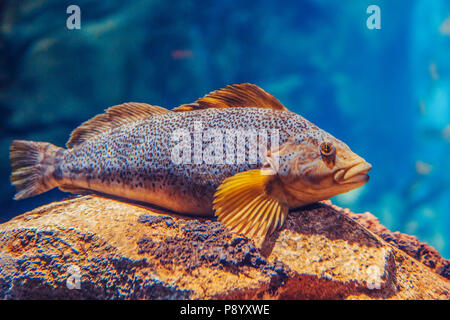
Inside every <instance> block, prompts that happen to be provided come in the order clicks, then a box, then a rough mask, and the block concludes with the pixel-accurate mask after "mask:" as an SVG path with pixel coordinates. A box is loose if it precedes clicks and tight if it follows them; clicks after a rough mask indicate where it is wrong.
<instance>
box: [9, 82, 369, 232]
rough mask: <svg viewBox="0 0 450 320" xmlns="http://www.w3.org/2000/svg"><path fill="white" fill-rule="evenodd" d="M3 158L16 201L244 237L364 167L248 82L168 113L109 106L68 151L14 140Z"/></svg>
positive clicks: (344, 185) (78, 132)
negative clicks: (104, 209) (179, 219)
mask: <svg viewBox="0 0 450 320" xmlns="http://www.w3.org/2000/svg"><path fill="white" fill-rule="evenodd" d="M255 136H257V138H256V139H255V138H254V137H255ZM238 140H239V141H238ZM255 150H256V151H255ZM255 154H256V156H255ZM10 162H11V168H12V174H11V183H12V185H13V186H14V187H15V189H16V194H15V196H14V199H16V200H18V199H25V198H28V197H31V196H35V195H38V194H41V193H43V192H46V191H48V190H50V189H53V188H59V189H61V190H62V191H65V192H71V193H74V194H94V195H95V194H102V195H106V196H113V197H119V198H123V199H128V200H131V201H137V202H143V203H148V204H151V205H154V206H157V207H162V208H164V209H167V210H170V211H172V212H175V213H178V214H181V215H190V216H197V217H217V220H218V221H219V222H220V223H222V224H223V225H224V226H225V227H227V228H229V229H230V230H231V231H232V232H236V233H240V234H243V235H245V236H248V237H265V236H267V235H270V234H272V233H273V232H274V231H275V230H279V229H280V228H281V227H282V226H283V224H284V221H285V219H286V217H287V215H288V213H289V210H292V209H294V208H298V207H301V206H304V205H307V204H310V203H314V202H317V201H320V200H325V199H329V198H330V197H333V196H335V195H337V194H340V193H344V192H347V191H350V190H352V189H355V188H358V187H361V186H362V185H364V184H365V183H366V182H367V181H368V180H369V175H368V172H369V170H370V169H371V167H372V166H371V165H370V164H369V163H368V162H367V161H366V160H364V159H363V158H362V157H360V156H359V155H357V154H356V153H354V152H353V151H351V149H350V148H349V147H348V146H347V145H346V144H345V143H344V142H342V141H341V140H338V139H337V138H335V137H334V136H332V135H331V134H329V133H328V132H326V131H324V130H322V129H320V128H319V127H317V126H316V125H314V124H313V123H311V122H309V121H308V120H306V119H305V118H303V117H302V116H301V115H299V114H297V113H294V112H292V111H290V110H289V109H287V108H286V107H285V106H284V105H283V104H282V103H281V102H280V101H279V100H277V99H276V98H275V97H274V96H272V95H271V94H270V93H268V92H266V91H265V90H263V89H262V88H260V87H258V86H257V85H254V84H250V83H241V84H234V85H228V86H226V87H224V88H222V89H219V90H216V91H213V92H211V93H209V94H207V95H205V96H204V97H202V98H199V99H197V100H196V101H195V102H193V103H188V104H183V105H180V106H179V107H176V108H174V109H172V110H169V109H166V108H163V107H160V106H155V105H150V104H146V103H136V102H129V103H124V104H121V105H116V106H113V107H110V108H108V109H106V110H105V112H104V113H102V114H99V115H97V116H95V117H93V118H92V119H90V120H88V121H86V122H84V123H83V124H81V125H80V126H79V127H78V128H76V129H75V130H74V131H73V132H72V133H71V135H70V139H69V141H68V142H67V143H66V148H62V147H58V146H55V145H53V144H51V143H47V142H35V141H25V140H15V141H13V143H12V144H11V147H10Z"/></svg>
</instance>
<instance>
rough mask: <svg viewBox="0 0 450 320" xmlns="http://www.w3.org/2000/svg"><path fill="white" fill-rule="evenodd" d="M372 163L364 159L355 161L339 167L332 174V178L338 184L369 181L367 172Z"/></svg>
mask: <svg viewBox="0 0 450 320" xmlns="http://www.w3.org/2000/svg"><path fill="white" fill-rule="evenodd" d="M370 169H372V165H371V164H370V163H368V162H366V161H362V162H357V163H355V164H354V165H352V166H350V167H348V168H345V169H340V170H338V171H337V172H336V173H335V174H334V180H335V181H336V182H337V183H339V184H355V183H357V184H361V183H362V184H364V183H366V182H367V181H369V175H368V174H367V173H368V172H369V171H370Z"/></svg>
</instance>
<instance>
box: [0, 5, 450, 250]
mask: <svg viewBox="0 0 450 320" xmlns="http://www.w3.org/2000/svg"><path fill="white" fill-rule="evenodd" d="M69 5H77V6H79V8H80V11H81V28H80V29H73V30H69V29H68V28H67V26H66V20H67V19H68V18H69V16H70V14H68V13H66V10H67V7H68V6H69ZM370 5H377V6H379V8H380V10H381V11H380V13H381V29H369V28H368V26H367V24H366V21H367V19H368V18H369V17H370V16H371V14H370V13H367V12H366V10H367V8H368V7H369V6H370ZM242 82H250V83H254V84H257V85H259V86H261V87H262V88H263V89H265V90H266V91H268V92H270V93H272V94H273V95H274V96H275V97H277V98H278V99H279V100H280V101H281V102H282V103H283V104H284V105H285V106H286V107H287V108H289V109H290V110H292V111H294V112H297V113H299V114H301V115H303V116H304V117H305V118H306V119H308V120H310V121H312V122H313V123H315V124H317V125H318V126H319V127H320V128H322V129H324V130H326V131H328V132H330V133H331V134H333V135H334V136H336V137H337V138H339V139H341V140H343V141H344V142H346V143H347V144H348V145H349V146H350V147H351V148H352V149H353V150H354V151H355V152H356V153H357V154H360V155H361V156H363V157H364V158H365V159H366V160H367V161H369V162H370V163H371V164H372V165H373V169H372V171H371V174H370V176H371V180H370V182H369V183H367V184H366V185H365V186H364V187H362V188H360V189H357V190H355V191H353V192H350V193H347V194H343V195H340V196H337V197H335V198H333V199H332V201H333V202H334V203H335V204H337V205H340V206H343V207H348V208H350V209H351V210H352V211H353V212H365V211H370V212H371V213H373V214H374V215H376V216H377V217H378V218H379V219H380V221H381V223H383V224H384V225H385V226H386V227H388V228H389V229H391V230H392V231H396V230H398V231H401V232H405V233H408V234H412V235H415V236H417V237H418V238H419V240H421V241H425V242H428V243H429V244H431V245H432V246H434V247H435V248H436V249H437V250H439V251H440V252H441V254H442V255H443V256H444V257H446V258H450V235H449V234H450V211H449V208H450V1H448V0H416V1H413V0H411V1H410V0H395V1H392V0H391V1H388V0H386V1H375V0H372V1H365V0H354V1H345V2H343V1H325V0H295V1H290V0H284V1H269V0H266V1H264V0H263V1H250V0H244V1H242V0H241V1H230V0H216V1H205V0H204V1H183V0H177V1H175V0H153V1H126V2H125V1H111V0H109V1H105V0H104V1H92V0H77V1H70V2H68V1H61V0H42V1H36V0H21V1H12V0H11V1H7V0H3V1H0V114H1V117H0V206H1V210H0V222H4V221H7V220H9V219H11V218H12V217H14V216H16V215H18V214H20V213H23V212H25V211H28V210H31V209H33V208H35V207H37V206H39V205H43V204H46V203H49V202H51V201H55V200H61V199H63V198H65V197H67V196H68V194H64V193H63V192H61V191H59V190H53V191H51V192H47V193H45V194H42V195H39V196H36V197H33V198H30V199H26V200H21V201H14V200H12V197H13V194H14V190H13V188H12V187H11V185H10V182H9V175H10V165H9V155H8V154H9V145H10V144H11V141H12V140H13V139H26V140H35V141H47V142H51V143H54V144H56V145H58V146H64V144H65V143H66V141H67V140H68V137H69V135H70V132H71V131H72V130H73V129H74V128H76V127H77V126H78V125H79V124H81V123H82V122H84V121H86V120H87V119H89V118H90V117H92V116H94V115H96V114H98V113H101V112H102V111H103V110H104V109H105V108H107V107H109V106H112V105H116V104H120V103H122V102H128V101H137V102H147V103H150V104H155V105H160V106H163V107H167V108H173V107H176V106H178V105H180V104H182V103H187V102H192V101H194V100H196V99H197V98H199V97H201V96H203V95H205V94H206V93H208V92H210V91H212V90H216V89H219V88H222V87H224V86H225V85H227V84H233V83H242Z"/></svg>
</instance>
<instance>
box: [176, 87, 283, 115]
mask: <svg viewBox="0 0 450 320" xmlns="http://www.w3.org/2000/svg"><path fill="white" fill-rule="evenodd" d="M233 107H235V108H236V107H249V108H265V109H274V110H282V111H289V110H288V109H287V108H286V107H285V106H283V104H282V103H281V102H280V101H278V100H277V98H275V97H274V96H272V95H271V94H270V93H268V92H266V91H264V90H263V89H261V88H260V87H258V86H257V85H254V84H251V83H241V84H232V85H228V86H226V87H225V88H223V89H220V90H216V91H213V92H211V93H209V94H207V95H206V96H204V97H203V98H200V99H198V100H197V101H195V102H193V103H189V104H183V105H181V106H179V107H177V108H175V109H173V111H175V112H185V111H194V110H202V109H209V108H233Z"/></svg>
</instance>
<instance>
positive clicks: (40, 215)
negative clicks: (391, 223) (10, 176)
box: [0, 196, 450, 299]
mask: <svg viewBox="0 0 450 320" xmlns="http://www.w3.org/2000/svg"><path fill="white" fill-rule="evenodd" d="M449 291H450V282H449V281H448V280H447V279H445V278H443V277H441V276H439V275H438V274H436V273H435V272H433V271H432V270H431V269H430V268H428V267H426V266H425V265H424V264H422V263H420V262H419V261H417V260H415V259H413V258H412V257H410V256H409V255H407V254H406V253H404V252H402V251H401V250H399V249H398V248H397V247H395V246H393V245H390V244H388V243H387V242H385V241H384V240H383V239H381V238H380V237H379V236H377V235H375V234H374V233H372V232H371V231H369V230H368V229H366V228H365V227H363V226H362V225H361V224H360V223H358V222H356V221H355V220H353V219H351V218H350V217H349V215H347V214H345V213H343V212H341V211H340V210H335V209H334V208H332V207H331V206H330V205H329V204H316V205H312V206H309V207H306V208H303V209H301V210H296V211H294V212H292V213H290V215H289V217H288V219H287V220H286V223H285V225H284V227H283V229H282V230H280V231H279V232H277V233H275V234H273V235H272V236H271V237H269V238H267V239H264V240H263V239H256V241H253V240H249V239H247V238H245V237H242V236H239V235H236V234H231V233H229V232H228V231H227V230H225V229H224V228H223V227H222V226H221V225H220V224H219V223H218V222H216V221H213V220H208V219H193V218H189V217H182V216H177V215H173V214H169V213H166V212H160V211H157V210H155V209H148V208H143V207H139V206H136V205H131V204H125V203H122V202H119V201H116V200H111V199H104V198H100V197H91V196H86V197H80V198H75V199H72V200H66V201H61V202H55V203H52V204H49V205H46V206H43V207H40V208H37V209H35V210H33V211H31V212H29V213H26V214H23V215H20V216H18V217H16V218H14V219H12V220H11V221H9V222H6V223H4V224H1V225H0V298H3V299H27V298H28V299H31V298H40V299H42V298H47V299H62V298H63V299H69V298H76V299H449V298H450V294H449Z"/></svg>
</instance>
